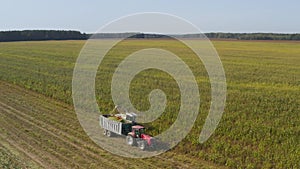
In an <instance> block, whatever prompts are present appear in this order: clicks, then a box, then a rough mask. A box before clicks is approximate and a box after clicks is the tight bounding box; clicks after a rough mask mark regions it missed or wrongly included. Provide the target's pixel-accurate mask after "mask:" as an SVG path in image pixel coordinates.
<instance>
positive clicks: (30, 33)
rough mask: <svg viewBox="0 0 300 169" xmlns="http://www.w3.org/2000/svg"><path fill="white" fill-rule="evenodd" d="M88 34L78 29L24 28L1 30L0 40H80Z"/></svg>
mask: <svg viewBox="0 0 300 169" xmlns="http://www.w3.org/2000/svg"><path fill="white" fill-rule="evenodd" d="M87 38H88V35H87V34H84V33H81V32H79V31H65V30H24V31H1V32H0V41H2V42H8V41H38V40H80V39H87Z"/></svg>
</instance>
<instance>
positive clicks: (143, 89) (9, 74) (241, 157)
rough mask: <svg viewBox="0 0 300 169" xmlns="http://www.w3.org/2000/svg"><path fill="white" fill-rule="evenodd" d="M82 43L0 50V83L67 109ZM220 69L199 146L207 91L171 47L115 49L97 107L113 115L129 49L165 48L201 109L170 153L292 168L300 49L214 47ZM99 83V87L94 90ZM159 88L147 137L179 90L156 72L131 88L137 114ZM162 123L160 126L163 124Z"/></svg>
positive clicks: (298, 120) (203, 78) (297, 152)
mask: <svg viewBox="0 0 300 169" xmlns="http://www.w3.org/2000/svg"><path fill="white" fill-rule="evenodd" d="M84 43H85V41H47V42H46V41H45V42H10V43H0V59H1V62H0V66H1V67H0V80H3V81H8V82H10V83H13V84H17V85H19V86H22V87H25V88H27V89H30V90H33V91H36V92H38V93H41V94H43V95H46V96H49V97H51V98H54V99H57V100H60V101H62V102H65V103H68V104H72V97H71V82H72V73H73V72H72V71H73V67H74V64H75V62H76V59H77V56H78V54H79V52H80V49H81V48H82V47H83V45H84ZM213 44H214V46H215V47H216V49H217V51H218V53H219V55H220V57H221V60H222V62H223V65H224V69H225V73H226V78H227V85H228V93H227V103H226V108H225V112H224V115H223V118H222V120H221V122H220V124H219V126H218V128H217V130H216V132H215V133H214V134H213V136H212V137H211V138H210V139H209V140H208V141H207V142H205V143H204V144H199V143H198V136H199V133H200V131H201V127H202V125H203V122H204V119H205V117H206V115H207V112H208V107H209V103H210V96H209V94H210V89H209V87H210V85H209V83H208V77H207V74H206V72H205V69H204V68H203V66H202V64H201V63H199V62H198V61H196V60H195V59H196V58H195V57H194V56H193V55H192V54H191V53H188V52H186V49H185V48H184V47H183V46H182V45H180V44H178V43H175V42H171V44H170V42H169V41H163V40H161V41H159V42H154V41H153V40H144V41H143V40H140V41H137V40H132V41H125V42H122V43H121V44H120V45H119V46H118V47H117V48H116V49H115V50H113V51H112V52H110V53H109V54H108V55H107V57H105V59H104V60H103V62H102V64H101V65H100V67H99V71H98V74H97V79H96V86H97V90H96V96H97V101H98V104H99V108H100V110H101V111H103V112H109V111H110V110H111V109H112V108H113V106H114V105H113V102H112V100H111V98H110V83H109V79H110V78H111V76H112V74H113V72H114V68H116V66H117V65H118V64H119V63H120V61H122V59H123V58H124V57H125V55H126V54H128V53H129V52H130V51H132V50H138V49H142V48H145V47H164V48H166V49H169V50H171V51H173V52H174V53H176V54H178V55H180V56H181V58H182V59H183V60H184V61H185V62H186V63H187V64H188V65H189V66H190V67H191V69H192V71H193V73H194V74H195V75H196V80H197V82H198V84H199V86H200V87H199V88H200V91H201V101H202V102H201V107H200V113H199V116H198V118H197V121H196V124H195V126H194V128H193V129H192V131H191V133H190V134H189V135H188V136H187V137H186V138H185V139H184V140H183V142H181V143H180V144H179V145H178V146H176V147H175V148H174V149H173V150H172V152H174V153H177V154H179V155H184V157H185V158H189V157H195V158H201V159H204V160H207V161H211V162H214V163H217V164H220V165H224V166H228V167H233V168H261V167H263V168H299V167H300V166H299V160H298V159H299V158H300V148H299V147H300V126H299V124H300V117H299V116H300V114H299V112H300V108H299V107H300V88H299V85H300V79H299V77H300V43H297V42H251V41H248V42H247V41H244V42H241V41H214V42H213ZM100 81H101V83H100ZM155 88H159V89H161V90H163V91H164V92H165V93H166V95H167V98H168V105H167V108H166V110H165V113H164V114H163V115H162V117H160V118H159V119H157V120H156V121H154V123H152V124H145V125H146V126H148V127H149V132H150V133H151V134H153V135H155V134H158V133H161V132H163V131H164V130H165V129H167V128H168V127H169V126H170V125H171V124H172V122H173V121H174V120H175V119H176V113H174V112H178V109H179V106H178V105H179V101H180V100H179V99H180V97H179V90H178V88H177V86H176V83H175V81H174V80H173V79H172V77H171V76H169V75H167V74H166V73H164V72H161V71H158V70H146V71H143V72H141V73H140V74H139V75H138V76H137V77H136V78H135V79H134V80H133V81H132V83H131V91H130V92H131V93H130V97H131V100H132V102H133V104H134V105H135V106H136V107H137V109H140V110H146V109H147V108H149V106H150V105H149V103H148V100H147V99H148V94H149V93H150V91H151V90H153V89H155ZM166 119H167V120H166Z"/></svg>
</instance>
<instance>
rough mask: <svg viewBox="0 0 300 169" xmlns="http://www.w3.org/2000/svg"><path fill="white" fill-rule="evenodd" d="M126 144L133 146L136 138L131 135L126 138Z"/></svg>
mask: <svg viewBox="0 0 300 169" xmlns="http://www.w3.org/2000/svg"><path fill="white" fill-rule="evenodd" d="M126 142H127V144H128V145H130V146H133V145H134V138H133V137H132V136H131V135H128V136H126Z"/></svg>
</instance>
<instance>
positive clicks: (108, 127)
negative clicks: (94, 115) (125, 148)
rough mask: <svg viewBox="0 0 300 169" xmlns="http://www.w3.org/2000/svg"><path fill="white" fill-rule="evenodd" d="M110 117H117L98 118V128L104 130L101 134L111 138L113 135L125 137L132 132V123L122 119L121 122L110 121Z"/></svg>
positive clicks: (105, 116) (104, 116)
mask: <svg viewBox="0 0 300 169" xmlns="http://www.w3.org/2000/svg"><path fill="white" fill-rule="evenodd" d="M111 117H119V116H116V115H109V114H106V115H101V116H100V117H99V123H100V126H101V127H102V128H103V129H104V131H103V134H104V135H106V136H108V137H111V136H112V135H113V134H117V135H124V136H127V134H128V133H129V132H131V131H132V126H133V125H134V124H135V122H134V121H130V120H126V119H123V120H122V121H120V122H119V121H116V120H111V119H110V118H111Z"/></svg>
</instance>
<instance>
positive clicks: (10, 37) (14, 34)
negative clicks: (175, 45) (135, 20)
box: [0, 30, 300, 42]
mask: <svg viewBox="0 0 300 169" xmlns="http://www.w3.org/2000/svg"><path fill="white" fill-rule="evenodd" d="M205 35H206V37H208V38H210V39H236V40H300V34H282V33H206V34H205ZM170 36H171V35H170ZM170 36H168V35H159V34H145V33H98V34H86V33H81V32H79V31H72V30H70V31H67V30H24V31H0V42H9V41H38V40H86V39H89V38H94V39H105V38H138V39H148V38H170ZM172 37H178V38H205V36H203V34H185V35H172Z"/></svg>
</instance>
